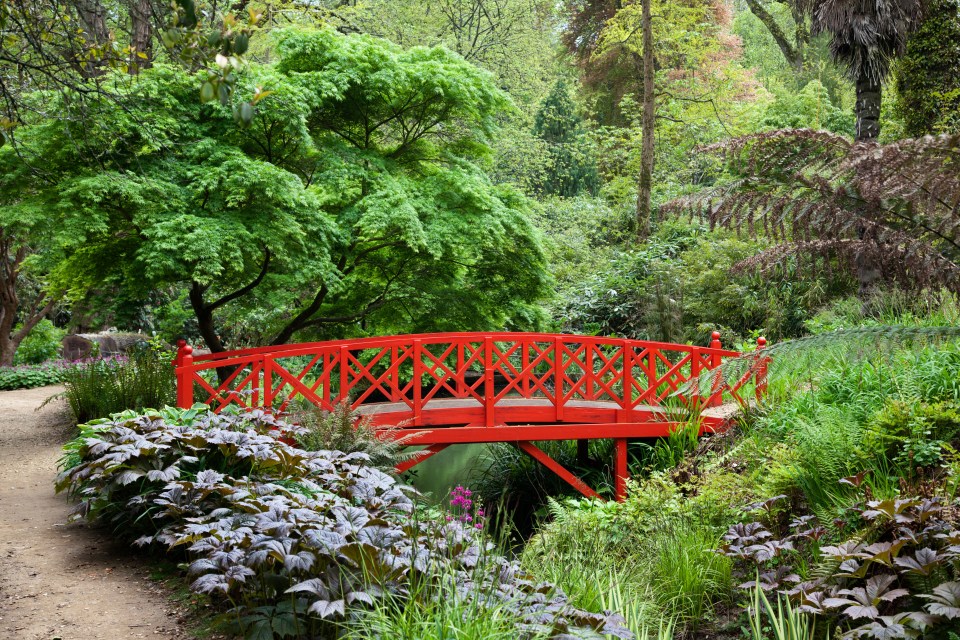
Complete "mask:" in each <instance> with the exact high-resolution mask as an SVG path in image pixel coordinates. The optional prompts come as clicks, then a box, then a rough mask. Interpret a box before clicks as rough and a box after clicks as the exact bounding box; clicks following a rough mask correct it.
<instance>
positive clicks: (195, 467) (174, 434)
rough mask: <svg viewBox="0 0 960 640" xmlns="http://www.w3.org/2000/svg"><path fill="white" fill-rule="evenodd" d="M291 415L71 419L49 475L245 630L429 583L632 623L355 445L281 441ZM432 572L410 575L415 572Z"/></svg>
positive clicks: (524, 630) (263, 631)
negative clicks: (73, 423)
mask: <svg viewBox="0 0 960 640" xmlns="http://www.w3.org/2000/svg"><path fill="white" fill-rule="evenodd" d="M302 431H303V428H302V427H297V426H293V425H290V424H287V423H285V422H283V421H281V420H279V419H277V418H276V417H275V416H273V415H272V414H269V413H265V412H263V411H249V412H236V413H233V414H214V413H212V412H211V411H209V410H206V409H200V408H197V409H191V410H189V411H184V410H177V409H167V410H164V411H162V412H159V411H158V412H150V413H148V414H146V415H135V416H131V415H130V414H121V415H118V416H116V417H115V418H114V419H111V420H103V421H100V422H99V423H97V424H95V425H85V426H84V427H83V428H82V429H81V433H82V440H81V441H79V442H76V441H75V442H74V443H72V444H71V445H69V447H68V450H67V455H66V456H65V457H64V461H63V464H64V469H63V472H62V473H61V474H60V476H59V478H58V482H57V489H58V490H61V491H68V492H69V493H70V494H71V495H73V496H75V497H77V498H78V499H79V504H78V507H77V517H85V518H87V519H88V520H91V521H93V522H98V523H103V524H107V525H110V526H112V527H113V528H114V529H115V531H117V532H118V533H119V534H120V535H122V536H125V537H127V538H128V539H131V540H134V541H135V542H136V543H137V544H139V545H142V546H152V547H156V548H158V549H162V550H165V551H166V552H167V553H169V554H172V555H174V556H176V557H180V558H184V559H185V560H187V565H186V566H187V567H188V574H189V576H190V577H191V580H192V583H191V588H192V589H193V590H194V591H196V592H198V593H201V594H205V595H208V596H209V597H210V598H211V600H212V601H213V603H214V604H215V605H217V606H218V607H220V609H221V610H222V611H223V615H222V619H221V620H222V622H223V623H224V624H225V625H227V626H229V627H230V629H231V630H232V631H234V632H237V633H242V634H243V635H244V636H245V637H248V638H258V639H259V638H274V637H277V638H286V637H294V638H321V637H333V636H334V634H336V633H339V632H338V631H336V629H337V628H338V627H339V626H342V625H343V624H347V623H348V622H349V621H350V620H352V619H354V618H355V617H356V616H357V615H359V614H360V612H361V611H365V610H368V609H370V608H371V607H375V606H378V603H381V602H383V601H384V599H386V598H391V599H393V600H392V601H393V602H404V601H409V600H410V599H411V598H414V597H415V596H417V594H421V595H422V594H429V597H430V598H431V600H430V602H431V603H432V605H431V606H445V605H444V602H445V598H446V596H445V595H444V594H445V593H446V592H447V590H446V589H444V588H438V585H439V582H440V581H442V580H443V579H445V578H444V576H447V577H450V576H452V577H453V578H454V580H453V583H452V584H453V585H454V587H455V589H456V593H457V595H458V598H460V601H461V602H464V603H469V604H470V606H473V607H479V608H483V609H487V608H491V610H494V609H497V608H501V609H509V610H510V611H512V612H513V615H515V616H516V618H517V619H518V620H519V621H520V623H521V626H520V627H518V630H519V631H518V635H519V636H520V637H534V636H536V635H543V636H544V637H559V636H563V635H564V634H577V635H580V636H581V637H591V636H592V637H601V635H602V634H615V635H617V636H618V637H624V638H626V637H630V634H629V632H627V631H626V630H625V629H623V628H622V626H620V619H619V618H618V617H616V616H613V615H610V614H595V613H590V612H587V611H581V610H578V609H576V608H575V607H573V606H571V605H570V604H569V603H568V602H567V600H566V597H565V596H564V594H563V593H562V591H559V590H558V589H556V587H554V586H553V585H550V584H545V583H538V582H536V581H534V580H533V579H532V577H530V576H529V575H528V574H526V573H524V572H522V571H521V570H520V569H519V567H518V566H517V565H516V564H515V563H512V562H510V561H508V560H506V559H504V558H502V557H501V556H499V555H497V554H495V553H493V545H490V544H487V543H484V542H483V541H482V539H481V538H480V537H478V535H477V531H476V530H475V529H474V528H472V527H467V526H465V525H464V523H462V522H460V521H459V520H452V521H450V522H442V523H436V522H433V521H430V520H429V519H427V520H423V521H421V520H420V519H419V518H418V517H416V514H417V509H416V507H415V503H414V501H413V498H412V494H413V490H412V489H409V488H406V487H402V486H400V485H398V484H397V482H396V481H395V479H394V478H393V477H391V476H390V475H388V474H386V473H384V472H383V471H380V470H379V469H377V468H375V467H373V466H371V465H370V463H369V458H368V457H367V456H366V455H365V454H363V453H359V452H354V453H347V454H345V453H341V452H339V451H329V450H321V451H305V450H303V449H298V448H295V447H292V446H290V445H288V444H285V442H284V441H282V440H281V438H282V439H283V440H288V439H289V438H290V437H294V438H296V437H298V436H300V435H302ZM424 584H425V585H428V587H429V588H424V589H420V590H419V591H418V590H416V589H414V587H415V586H416V585H424Z"/></svg>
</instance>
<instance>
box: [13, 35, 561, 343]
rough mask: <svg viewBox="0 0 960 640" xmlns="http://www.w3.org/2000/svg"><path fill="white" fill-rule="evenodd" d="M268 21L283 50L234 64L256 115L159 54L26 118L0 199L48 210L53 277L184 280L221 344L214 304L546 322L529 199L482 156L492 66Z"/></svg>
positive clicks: (392, 321)
mask: <svg viewBox="0 0 960 640" xmlns="http://www.w3.org/2000/svg"><path fill="white" fill-rule="evenodd" d="M275 37H276V41H275V42H276V46H275V49H276V54H277V55H276V58H277V61H276V62H274V63H272V64H260V65H256V64H250V65H248V66H247V67H246V68H245V69H244V71H243V73H242V75H241V76H240V77H239V78H238V80H237V89H236V91H237V95H238V99H240V100H243V99H245V98H248V97H249V96H255V97H256V98H255V99H256V102H257V105H256V110H255V114H254V115H253V116H252V118H251V121H250V124H249V126H246V127H241V126H237V125H236V123H235V121H234V115H233V113H232V111H231V109H230V108H229V107H228V106H224V105H221V104H219V103H217V102H215V101H214V102H209V103H202V102H201V101H199V100H198V99H197V97H196V87H197V83H198V79H202V77H203V76H202V74H201V75H199V76H198V75H191V74H190V73H187V72H184V71H182V70H180V69H179V68H175V67H172V66H168V65H164V64H156V65H155V66H154V67H153V68H152V69H148V70H144V71H143V72H141V73H140V74H139V75H138V76H136V77H130V76H128V75H124V74H121V73H115V74H108V75H107V76H106V77H105V78H101V79H100V82H101V84H102V85H106V87H107V88H108V91H107V93H109V94H110V95H109V99H108V98H104V99H102V100H98V99H97V98H96V97H92V98H88V100H89V101H92V102H93V104H92V105H90V110H89V112H88V116H87V117H86V118H84V119H82V120H69V119H39V118H38V119H37V120H36V121H35V122H30V123H25V125H24V126H22V127H21V128H19V130H18V137H19V143H18V145H17V148H16V150H13V149H9V148H8V149H4V150H3V153H2V155H0V171H2V172H3V174H4V175H3V179H4V181H8V182H9V183H11V184H21V185H29V189H28V190H27V191H26V192H25V194H21V195H20V196H18V197H17V198H8V199H7V202H6V203H5V204H7V205H9V207H11V208H12V209H14V210H15V211H20V212H24V213H26V212H39V211H42V212H45V215H46V216H48V217H50V216H52V217H54V218H55V219H56V226H57V229H58V230H59V233H60V236H59V237H60V245H61V247H62V249H63V250H64V251H65V255H66V257H65V258H64V259H63V260H62V261H60V262H59V263H58V264H57V265H55V266H54V267H53V268H52V273H51V277H50V282H51V287H53V288H56V289H58V290H61V291H64V292H67V293H68V294H69V295H70V296H71V297H73V298H75V299H76V298H82V297H83V296H84V295H86V294H87V292H89V291H91V290H95V289H97V288H101V289H102V288H104V287H114V288H118V289H120V290H123V291H133V292H139V293H140V294H143V295H146V294H147V293H148V292H149V291H152V290H155V289H157V288H160V287H170V286H175V287H181V288H185V289H186V290H188V291H189V300H190V304H191V307H192V309H193V311H194V313H195V315H196V317H197V320H198V322H199V326H200V332H201V334H202V335H203V336H204V339H205V340H206V342H207V344H208V346H210V347H211V348H213V349H215V350H216V349H219V348H222V347H223V345H222V344H221V339H220V334H221V330H222V329H223V327H224V323H227V324H230V323H232V324H234V325H236V326H241V327H242V326H243V325H246V324H250V323H255V324H256V325H257V327H258V331H259V333H258V334H257V335H258V336H259V339H260V340H263V341H276V342H282V341H288V340H290V339H292V338H293V337H294V336H296V337H297V338H302V337H309V336H311V335H313V336H321V337H329V336H337V335H345V334H350V333H353V334H356V333H363V332H372V331H377V332H379V333H384V332H392V331H416V330H442V329H455V328H474V329H485V328H494V327H497V328H499V327H513V326H518V327H525V326H530V325H531V324H535V323H536V322H538V321H539V317H538V315H537V312H536V311H535V306H534V305H535V303H536V301H537V300H538V299H539V298H540V297H542V295H543V293H544V291H545V289H546V286H547V284H548V276H547V274H546V271H545V259H544V256H543V253H542V249H541V246H540V242H539V238H538V235H537V233H536V232H535V230H534V228H533V227H532V225H531V224H530V222H529V220H528V217H527V203H526V201H525V199H524V198H523V197H522V196H521V195H520V194H519V193H517V192H516V191H514V190H512V189H510V188H507V187H501V186H497V185H494V184H492V183H491V181H490V180H489V178H488V177H487V173H486V171H487V169H488V168H489V163H490V156H491V153H490V148H489V146H488V143H489V141H490V139H491V136H493V135H494V133H495V118H496V117H497V115H498V114H499V113H501V112H503V111H506V110H509V109H511V108H512V106H511V103H510V101H509V98H507V97H506V95H505V94H503V93H502V92H501V91H499V90H498V89H497V88H496V87H495V86H494V83H493V82H492V80H491V76H490V75H489V74H487V73H486V72H484V71H481V70H479V69H477V68H476V67H474V66H472V65H470V64H469V63H467V62H465V61H464V60H463V59H462V58H460V57H458V56H456V55H455V54H451V53H450V52H448V51H447V50H445V49H443V48H423V47H414V48H412V49H408V50H403V49H401V48H399V47H397V46H394V45H392V44H390V43H388V42H386V41H383V40H379V39H376V38H372V37H369V36H344V35H340V34H338V33H336V32H335V31H333V30H284V31H279V32H277V33H276V35H275ZM42 98H43V97H37V99H42ZM50 100H51V102H52V103H53V105H52V108H54V109H56V108H62V107H63V105H62V104H59V103H60V102H62V101H66V100H69V96H63V95H56V96H50Z"/></svg>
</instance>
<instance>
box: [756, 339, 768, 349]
mask: <svg viewBox="0 0 960 640" xmlns="http://www.w3.org/2000/svg"><path fill="white" fill-rule="evenodd" d="M765 346H767V339H766V338H764V337H763V336H760V337H759V338H757V349H763V348H764V347H765Z"/></svg>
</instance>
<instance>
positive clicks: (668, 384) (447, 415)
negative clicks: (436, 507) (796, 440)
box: [174, 333, 767, 499]
mask: <svg viewBox="0 0 960 640" xmlns="http://www.w3.org/2000/svg"><path fill="white" fill-rule="evenodd" d="M764 345H765V340H764V339H763V338H760V340H759V341H758V349H762V348H763V347H764ZM741 355H742V354H740V353H739V352H736V351H728V350H724V349H722V348H721V345H720V335H719V334H718V333H714V334H713V340H712V342H711V345H710V346H709V347H697V346H689V345H679V344H669V343H660V342H647V341H641V340H625V339H617V338H606V337H595V336H578V335H566V334H539V333H438V334H420V335H403V336H388V337H378V338H362V339H355V340H337V341H331V342H315V343H304V344H288V345H281V346H270V347H259V348H253V349H241V350H237V351H226V352H222V353H213V354H206V355H197V356H194V355H193V350H192V348H191V347H190V346H189V345H187V344H185V343H183V342H181V344H180V348H179V351H178V353H177V357H176V360H174V365H175V367H176V374H177V404H178V405H179V406H180V407H184V408H187V407H190V406H192V405H193V404H194V402H195V401H199V402H203V403H205V404H208V405H210V406H212V407H213V408H214V410H215V411H220V410H222V409H223V408H224V407H226V406H228V405H231V404H234V405H239V406H240V407H246V408H253V407H264V408H272V409H273V410H275V411H284V410H286V409H287V408H288V407H289V405H290V403H291V402H293V401H294V400H295V399H298V398H299V399H303V400H306V401H308V402H310V403H312V404H314V405H316V406H318V407H320V408H322V409H325V410H328V411H330V410H333V408H334V407H335V406H336V405H337V404H338V403H340V402H343V401H349V402H350V403H351V405H352V407H353V408H354V409H355V410H356V411H358V412H359V413H360V414H362V415H365V416H369V418H370V419H371V420H372V422H373V423H374V424H375V425H384V426H387V425H389V426H391V427H394V426H396V425H399V426H400V427H401V428H399V429H397V428H391V429H384V430H383V431H381V432H380V434H381V435H382V436H383V437H389V438H402V439H403V440H402V442H403V443H404V444H406V445H422V446H426V450H425V451H424V454H423V455H421V456H418V457H416V458H415V459H414V460H411V461H409V462H406V463H403V464H401V465H400V466H399V467H398V470H399V471H405V470H407V469H409V468H411V467H413V466H414V465H415V464H417V463H419V462H422V461H423V460H425V459H426V458H428V457H430V456H431V455H433V454H435V453H437V452H439V451H442V450H443V449H445V448H446V447H448V446H450V445H452V444H462V443H476V442H508V443H512V444H514V445H515V446H517V447H519V448H520V449H522V450H523V451H525V452H526V453H528V454H529V455H531V456H533V457H534V458H535V459H537V460H538V461H539V462H541V463H542V464H544V465H545V466H546V467H548V468H549V469H550V470H552V471H553V472H554V473H556V474H557V475H559V476H560V477H561V478H563V479H564V480H566V481H567V482H569V483H570V484H571V485H573V486H574V487H575V488H576V489H577V490H579V491H580V492H581V493H583V494H584V495H586V496H591V497H595V496H596V495H597V494H596V493H595V492H594V491H593V490H592V489H591V488H590V487H588V486H587V485H586V483H584V482H583V481H582V480H580V479H579V478H577V477H576V476H575V475H573V474H572V473H571V472H570V471H569V470H567V469H566V468H564V467H563V466H562V465H560V464H559V463H557V462H556V461H555V460H553V459H552V458H550V456H548V455H547V454H546V453H544V452H543V451H542V450H541V449H540V448H539V447H537V446H536V445H535V444H533V442H534V441H542V440H578V441H581V442H582V443H584V444H585V443H586V441H588V440H592V439H598V438H612V439H613V440H614V442H615V446H614V451H615V454H614V473H615V478H616V487H615V493H616V496H617V498H618V499H621V498H622V497H623V495H624V490H625V481H626V479H627V477H628V475H627V440H628V439H629V438H654V437H661V436H667V435H669V434H670V433H671V432H672V431H674V430H676V429H677V428H679V427H680V426H681V425H682V424H684V422H683V420H689V419H690V418H689V417H683V416H681V417H679V418H678V416H677V413H678V412H677V411H675V410H671V409H670V408H669V407H668V406H667V405H671V404H672V405H679V406H680V407H681V408H685V410H686V411H685V413H687V414H688V415H689V416H693V419H697V420H699V425H700V426H699V429H700V433H701V434H702V433H704V432H712V431H718V430H722V429H724V428H725V427H726V424H727V422H728V421H729V419H730V416H731V411H730V408H731V407H733V408H734V409H736V407H737V406H738V405H742V404H744V403H745V402H746V400H745V396H746V395H747V394H748V393H751V392H752V393H753V394H756V395H757V396H758V397H759V395H760V394H761V393H763V391H764V389H765V378H766V363H767V359H766V357H764V356H761V355H760V354H754V356H753V357H752V358H751V364H750V365H749V366H748V367H746V368H745V372H744V373H742V375H740V376H738V377H737V379H735V380H726V378H727V377H728V376H724V375H721V374H720V372H719V371H717V372H716V373H714V374H711V373H710V372H711V371H713V370H715V369H717V368H718V367H719V366H720V365H721V364H722V363H723V362H724V361H726V360H728V359H730V358H738V357H740V356H741ZM218 370H219V371H218ZM703 381H706V382H705V383H704V382H703ZM670 398H673V400H668V399H670Z"/></svg>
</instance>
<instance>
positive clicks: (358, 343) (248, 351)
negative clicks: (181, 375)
mask: <svg viewBox="0 0 960 640" xmlns="http://www.w3.org/2000/svg"><path fill="white" fill-rule="evenodd" d="M477 337H481V338H485V337H491V338H493V339H494V340H496V341H506V340H510V339H515V338H523V339H527V340H532V341H544V340H554V339H556V338H560V339H561V340H564V341H567V342H595V343H598V344H609V345H616V344H622V343H623V342H628V343H630V344H631V345H643V346H647V347H653V348H658V349H667V350H671V351H692V350H694V349H698V350H700V351H701V352H702V353H716V354H717V355H721V356H725V357H729V356H734V357H735V356H740V355H742V354H741V353H740V352H739V351H731V350H729V349H722V348H719V347H699V346H696V345H687V344H676V343H673V342H657V341H654V340H633V339H630V338H614V337H609V336H585V335H579V334H575V333H527V332H525V331H492V332H485V331H484V332H476V331H462V332H450V333H409V334H403V335H396V336H373V337H369V338H346V339H342V340H325V341H322V342H293V343H288V344H280V345H266V346H263V347H248V348H244V349H233V350H230V351H221V352H219V353H204V354H198V355H195V356H193V361H194V362H206V361H210V360H223V359H226V358H235V357H241V356H250V355H259V354H264V353H284V354H285V355H290V354H287V353H286V352H287V351H304V352H305V353H306V352H310V353H313V351H312V350H313V349H318V348H338V347H341V346H352V347H357V348H358V349H359V348H375V347H377V346H392V345H393V344H395V343H396V344H399V343H406V342H409V341H411V340H415V339H419V340H435V342H436V343H439V342H450V340H451V339H452V338H477Z"/></svg>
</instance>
